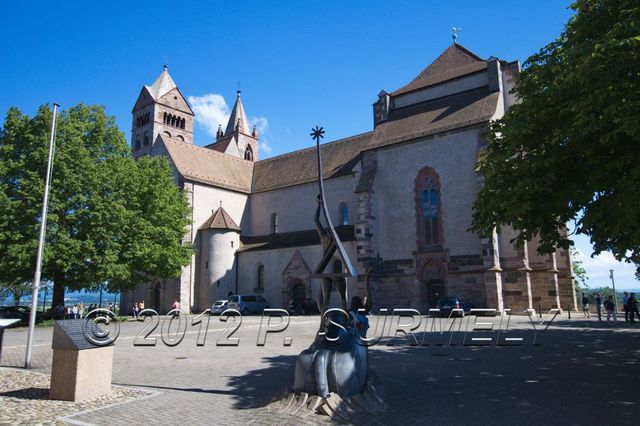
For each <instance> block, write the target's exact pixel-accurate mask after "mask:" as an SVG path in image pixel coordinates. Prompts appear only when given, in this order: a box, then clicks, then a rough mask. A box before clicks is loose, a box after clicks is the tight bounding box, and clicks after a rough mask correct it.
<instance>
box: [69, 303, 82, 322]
mask: <svg viewBox="0 0 640 426" xmlns="http://www.w3.org/2000/svg"><path fill="white" fill-rule="evenodd" d="M71 317H72V318H73V319H78V318H80V316H79V314H78V305H73V308H71Z"/></svg>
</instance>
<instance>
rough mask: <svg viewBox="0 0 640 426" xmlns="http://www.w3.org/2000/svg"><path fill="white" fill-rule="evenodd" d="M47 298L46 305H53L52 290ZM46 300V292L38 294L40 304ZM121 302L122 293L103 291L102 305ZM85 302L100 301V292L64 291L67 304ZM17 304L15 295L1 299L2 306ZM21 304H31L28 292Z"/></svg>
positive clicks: (87, 303)
mask: <svg viewBox="0 0 640 426" xmlns="http://www.w3.org/2000/svg"><path fill="white" fill-rule="evenodd" d="M47 293H48V294H47V299H46V302H45V305H46V306H50V305H51V298H52V294H51V291H49V292H47ZM43 301H44V292H42V291H41V292H40V293H39V294H38V306H39V307H40V306H42V303H43ZM114 301H115V304H120V293H108V292H106V291H105V292H102V306H108V305H109V303H114ZM80 302H82V303H84V304H85V306H87V305H90V304H92V303H95V304H97V303H99V302H100V292H99V291H97V292H85V291H66V292H65V293H64V304H65V306H66V305H69V306H71V305H77V304H78V303H80ZM14 304H15V302H14V300H13V296H9V297H6V298H4V299H0V306H13V305H14ZM20 305H21V306H31V295H30V294H28V295H26V296H23V297H21V298H20Z"/></svg>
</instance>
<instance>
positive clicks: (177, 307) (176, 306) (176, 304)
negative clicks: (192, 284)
mask: <svg viewBox="0 0 640 426" xmlns="http://www.w3.org/2000/svg"><path fill="white" fill-rule="evenodd" d="M171 310H173V311H175V312H174V313H173V316H174V317H177V316H178V315H180V301H178V299H173V304H172V305H171Z"/></svg>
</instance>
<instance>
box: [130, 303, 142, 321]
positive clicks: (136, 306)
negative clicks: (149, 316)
mask: <svg viewBox="0 0 640 426" xmlns="http://www.w3.org/2000/svg"><path fill="white" fill-rule="evenodd" d="M131 309H132V311H133V318H135V319H138V313H139V312H140V308H139V307H138V302H136V303H134V304H133V307H132V308H131Z"/></svg>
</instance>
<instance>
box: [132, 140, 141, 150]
mask: <svg viewBox="0 0 640 426" xmlns="http://www.w3.org/2000/svg"><path fill="white" fill-rule="evenodd" d="M133 148H134V149H140V138H136V143H135V144H134V145H133Z"/></svg>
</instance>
